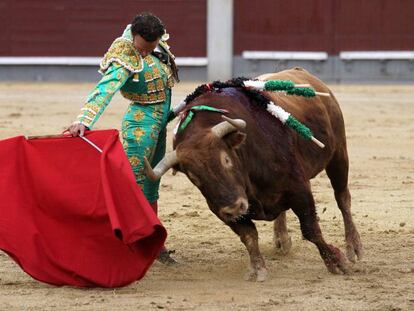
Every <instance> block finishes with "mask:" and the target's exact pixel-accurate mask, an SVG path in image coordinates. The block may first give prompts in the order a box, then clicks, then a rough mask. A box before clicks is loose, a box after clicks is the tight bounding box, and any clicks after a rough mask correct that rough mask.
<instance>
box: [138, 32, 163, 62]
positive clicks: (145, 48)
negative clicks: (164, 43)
mask: <svg viewBox="0 0 414 311" xmlns="http://www.w3.org/2000/svg"><path fill="white" fill-rule="evenodd" d="M159 41H160V39H157V40H155V41H152V42H148V41H146V40H145V39H144V38H143V37H141V36H140V35H138V34H137V35H135V36H134V46H135V48H136V49H137V51H138V52H139V54H141V56H142V57H146V56H147V55H149V54H151V53H152V51H154V49H155V48H156V47H157V45H158V42H159Z"/></svg>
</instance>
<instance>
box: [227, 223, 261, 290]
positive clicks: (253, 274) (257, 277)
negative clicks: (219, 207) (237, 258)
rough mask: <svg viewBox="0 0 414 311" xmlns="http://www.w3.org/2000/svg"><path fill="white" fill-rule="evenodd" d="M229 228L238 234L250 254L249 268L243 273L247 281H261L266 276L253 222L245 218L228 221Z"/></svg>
mask: <svg viewBox="0 0 414 311" xmlns="http://www.w3.org/2000/svg"><path fill="white" fill-rule="evenodd" d="M228 225H229V226H230V228H231V229H232V230H233V231H234V232H235V233H236V234H237V235H238V236H240V240H241V241H242V242H243V244H244V245H245V246H246V249H247V251H248V252H249V256H250V269H249V271H248V272H247V274H246V275H245V279H246V280H247V281H258V282H263V281H265V280H266V277H267V269H266V265H265V262H264V259H263V257H262V254H261V253H260V250H259V235H258V233H257V229H256V226H255V224H254V223H253V222H252V221H251V220H250V219H247V218H243V219H239V220H238V221H237V222H233V223H229V224H228Z"/></svg>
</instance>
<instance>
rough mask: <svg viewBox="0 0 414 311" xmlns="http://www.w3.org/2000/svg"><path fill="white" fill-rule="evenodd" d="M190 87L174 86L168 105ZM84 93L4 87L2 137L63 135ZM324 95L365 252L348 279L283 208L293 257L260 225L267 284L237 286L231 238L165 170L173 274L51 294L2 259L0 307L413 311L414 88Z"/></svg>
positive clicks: (322, 190)
mask: <svg viewBox="0 0 414 311" xmlns="http://www.w3.org/2000/svg"><path fill="white" fill-rule="evenodd" d="M195 86H196V84H182V85H180V86H179V87H177V88H176V89H175V93H174V98H173V105H175V104H177V103H178V102H179V101H180V100H181V99H182V98H184V96H185V95H186V94H187V93H189V92H191V91H192V90H193V89H194V88H195ZM92 87H93V84H73V83H72V84H51V83H1V84H0V139H2V138H6V137H12V136H17V135H22V134H24V135H42V134H57V133H60V132H61V131H62V130H63V128H64V127H65V126H67V125H69V124H70V123H71V121H72V120H73V119H74V117H75V116H76V115H77V113H78V111H79V108H80V107H81V105H82V103H83V100H84V99H85V98H86V96H87V93H88V92H89V91H90V90H91V89H92ZM331 88H332V89H333V91H334V92H335V94H336V96H337V98H338V100H339V102H340V104H341V106H342V109H343V113H344V117H345V122H346V128H347V135H348V145H349V153H350V161H351V171H350V189H351V193H352V196H353V214H354V219H355V222H356V224H357V226H358V228H359V231H360V234H361V237H362V241H363V244H364V247H365V257H364V258H363V260H362V261H361V262H358V263H356V264H355V265H353V266H352V270H353V272H352V274H350V275H346V276H341V275H332V274H329V273H328V271H327V269H326V268H325V266H324V265H323V263H322V260H321V258H320V256H319V253H318V252H317V249H316V247H315V246H314V245H313V244H311V243H310V242H307V241H304V240H302V237H301V234H300V231H299V225H298V221H297V219H296V217H295V216H294V215H293V213H292V212H289V213H288V218H289V219H288V221H289V227H290V231H291V235H292V239H293V248H292V251H291V252H290V253H289V254H288V255H287V256H282V255H281V254H278V253H277V252H276V251H275V250H274V248H273V245H272V225H273V224H272V223H270V222H257V223H256V224H257V225H258V230H259V234H260V246H261V250H262V253H263V256H264V258H265V260H266V262H267V267H268V269H269V274H270V275H269V279H268V280H267V281H266V282H264V283H251V282H246V281H244V280H243V275H244V273H245V270H246V268H247V265H248V256H247V252H246V250H245V248H244V246H243V245H242V244H241V242H240V241H239V239H238V237H237V236H236V235H235V234H234V233H233V232H232V231H231V230H230V229H229V228H228V227H226V226H224V225H223V224H222V223H221V222H220V221H219V220H218V218H216V216H214V215H213V214H212V213H211V212H210V211H209V209H208V207H207V205H206V203H205V201H204V199H203V197H202V196H201V194H200V193H199V191H198V190H197V189H196V188H195V187H194V186H193V185H192V184H190V182H189V181H188V180H187V179H186V177H185V176H183V175H180V174H179V175H177V176H172V174H171V173H167V174H166V176H165V177H164V178H163V181H162V186H161V199H160V203H159V205H160V218H161V220H162V221H163V223H164V225H165V227H166V228H167V230H168V232H169V238H168V247H169V248H171V249H175V250H176V254H175V258H176V259H177V260H178V261H179V262H180V263H181V264H180V265H179V266H178V267H167V266H164V265H161V264H159V263H155V264H154V265H153V267H152V268H151V269H150V271H149V272H148V274H147V275H146V276H145V277H144V278H143V279H142V280H141V281H139V282H136V283H134V284H132V285H130V286H127V287H124V288H119V289H113V290H108V289H99V288H98V289H78V288H71V287H53V286H50V285H47V284H42V283H39V282H37V281H35V280H33V279H31V278H30V277H29V276H28V275H26V274H25V273H24V272H22V270H21V269H20V268H19V267H18V266H17V265H16V264H15V263H14V262H13V261H12V260H11V259H10V258H9V257H8V256H7V255H6V254H5V253H2V252H0V310H61V311H63V310H157V309H166V310H295V311H297V310H329V311H331V310H378V311H379V310H388V311H391V310H394V311H396V310H414V205H413V202H414V86H343V85H339V86H338V85H332V86H331ZM126 107H127V102H126V101H125V100H123V99H122V98H121V96H119V95H117V96H116V97H115V99H114V100H113V102H112V103H111V104H110V106H109V107H108V109H107V110H106V112H105V114H104V115H103V117H102V118H101V119H100V121H99V122H98V123H97V127H96V128H119V126H120V121H121V118H122V115H123V113H124V111H125V110H126ZM170 130H171V128H170ZM169 149H171V145H169ZM312 185H313V192H314V194H315V199H316V202H317V206H318V212H319V217H320V222H321V227H322V230H323V233H324V235H325V238H326V239H327V240H328V241H330V242H331V243H333V244H336V245H338V246H339V247H340V248H341V249H342V250H344V241H343V236H344V233H343V222H342V217H341V213H340V211H339V210H338V209H337V207H336V203H335V200H334V197H333V193H332V190H331V188H330V185H329V181H328V179H327V177H326V175H325V174H321V175H320V176H319V177H317V178H316V179H315V180H313V181H312Z"/></svg>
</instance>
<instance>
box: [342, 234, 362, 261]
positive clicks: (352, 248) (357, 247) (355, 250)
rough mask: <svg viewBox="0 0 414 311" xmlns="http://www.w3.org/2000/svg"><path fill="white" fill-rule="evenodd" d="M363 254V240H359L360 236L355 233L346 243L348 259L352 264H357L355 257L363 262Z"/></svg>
mask: <svg viewBox="0 0 414 311" xmlns="http://www.w3.org/2000/svg"><path fill="white" fill-rule="evenodd" d="M363 254H364V252H363V249H362V243H361V239H360V238H359V234H358V233H355V234H354V235H353V236H351V237H349V238H348V239H347V241H346V257H347V258H348V260H349V261H350V262H355V261H356V260H355V257H357V258H358V260H361V259H362V256H363Z"/></svg>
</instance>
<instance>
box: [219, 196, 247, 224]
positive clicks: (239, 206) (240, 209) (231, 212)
mask: <svg viewBox="0 0 414 311" xmlns="http://www.w3.org/2000/svg"><path fill="white" fill-rule="evenodd" d="M248 208H249V203H248V201H247V200H246V199H245V198H238V199H237V200H236V201H235V202H234V204H232V205H228V206H225V207H223V208H221V210H220V214H221V216H222V218H223V219H225V220H228V221H234V220H235V219H237V218H238V217H240V216H243V215H245V214H247V210H248Z"/></svg>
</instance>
